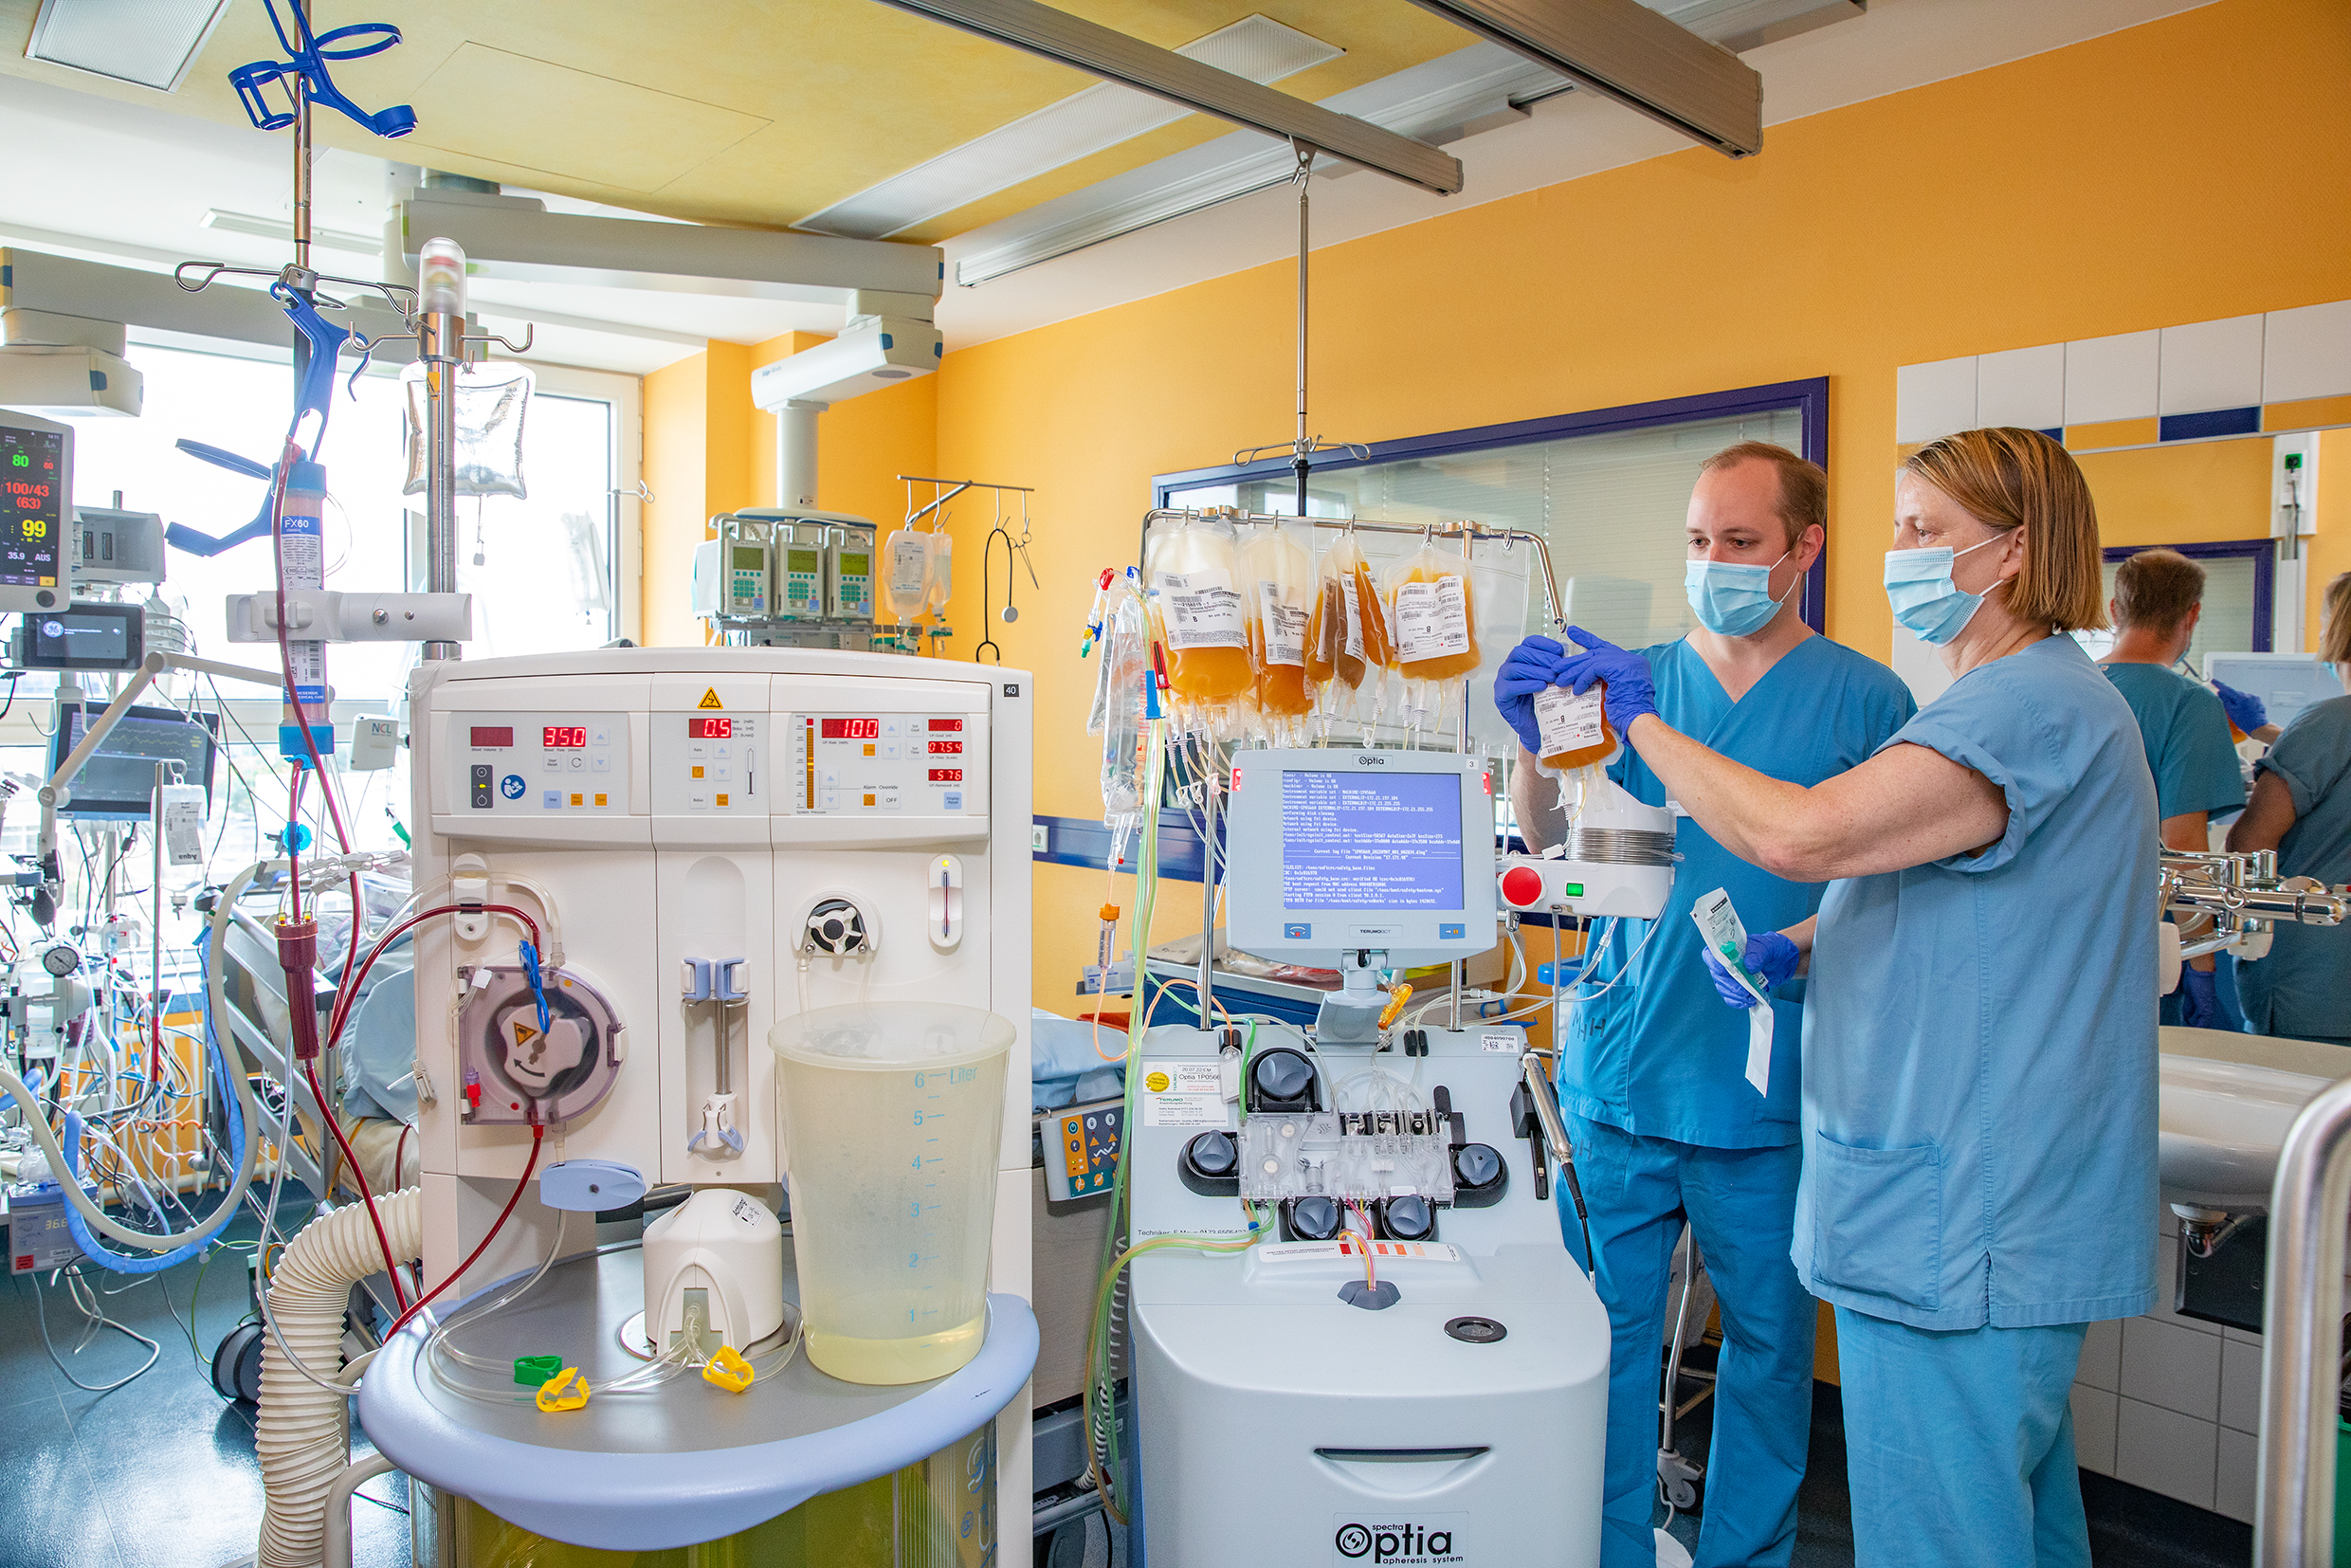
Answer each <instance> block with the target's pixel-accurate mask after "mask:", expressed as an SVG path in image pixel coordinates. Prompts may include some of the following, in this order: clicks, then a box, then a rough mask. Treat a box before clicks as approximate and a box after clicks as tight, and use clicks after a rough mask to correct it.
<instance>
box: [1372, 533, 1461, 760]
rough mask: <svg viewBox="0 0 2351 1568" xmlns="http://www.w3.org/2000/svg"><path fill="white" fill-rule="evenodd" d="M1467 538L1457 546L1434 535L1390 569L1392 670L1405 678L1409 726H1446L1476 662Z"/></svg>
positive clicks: (1457, 711) (1456, 711)
mask: <svg viewBox="0 0 2351 1568" xmlns="http://www.w3.org/2000/svg"><path fill="white" fill-rule="evenodd" d="M1467 552H1468V542H1467V540H1466V539H1465V540H1464V541H1463V544H1462V549H1461V550H1460V551H1459V552H1454V551H1449V550H1445V549H1441V548H1440V547H1439V546H1438V545H1437V544H1436V543H1435V541H1434V540H1428V541H1424V542H1423V543H1422V545H1421V547H1420V548H1419V549H1418V550H1416V551H1414V552H1413V553H1412V555H1410V556H1406V557H1405V558H1404V559H1402V560H1400V561H1398V562H1396V564H1395V565H1394V566H1393V567H1391V568H1389V571H1388V581H1387V588H1388V603H1389V606H1390V608H1391V610H1392V611H1393V616H1392V629H1393V632H1394V650H1395V667H1396V672H1397V673H1398V674H1400V675H1401V676H1403V678H1404V720H1405V723H1406V725H1407V727H1408V729H1410V730H1412V731H1414V732H1417V731H1419V730H1421V729H1423V728H1431V729H1436V730H1439V731H1444V730H1446V729H1449V724H1448V722H1447V721H1448V720H1451V719H1454V718H1456V717H1458V716H1459V715H1460V713H1461V708H1462V697H1463V681H1464V678H1465V677H1466V676H1467V675H1468V674H1469V672H1470V671H1472V670H1474V669H1476V668H1477V667H1478V663H1479V659H1478V629H1477V611H1476V606H1475V604H1474V603H1473V594H1472V592H1471V585H1470V580H1469V557H1468V553H1467Z"/></svg>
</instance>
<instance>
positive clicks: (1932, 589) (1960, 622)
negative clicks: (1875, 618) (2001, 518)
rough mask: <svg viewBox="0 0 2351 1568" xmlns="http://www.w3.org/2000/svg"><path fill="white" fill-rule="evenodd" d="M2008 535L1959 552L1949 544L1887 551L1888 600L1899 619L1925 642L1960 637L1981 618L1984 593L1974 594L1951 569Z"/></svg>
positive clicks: (1936, 645) (1944, 641)
mask: <svg viewBox="0 0 2351 1568" xmlns="http://www.w3.org/2000/svg"><path fill="white" fill-rule="evenodd" d="M2003 538H2007V536H2006V535H2004V534H1995V535H1994V536H1993V537H1992V538H1988V539H1984V540H1982V541H1980V542H1978V543H1976V544H1971V545H1969V546H1968V547H1967V548H1966V549H1965V550H1961V551H1959V553H1958V554H1957V555H1954V554H1953V553H1952V550H1951V547H1950V546H1949V545H1947V544H1939V545H1936V546H1935V547H1934V548H1932V549H1928V550H1888V551H1887V552H1886V602H1887V603H1888V604H1890V605H1892V606H1893V607H1894V619H1895V620H1897V621H1900V622H1901V623H1902V624H1903V625H1904V626H1905V627H1907V628H1909V629H1910V630H1911V632H1912V633H1913V634H1914V635H1916V636H1917V638H1918V639H1919V641H1920V642H1922V643H1930V644H1932V645H1934V646H1935V647H1941V646H1942V645H1943V644H1945V643H1947V642H1949V641H1950V640H1951V639H1952V638H1954V637H1957V636H1958V635H1959V632H1960V631H1961V630H1962V629H1964V628H1965V627H1966V625H1967V623H1968V622H1970V621H1972V620H1974V619H1975V618H1976V611H1977V609H1979V608H1980V607H1981V606H1982V604H1983V602H1984V596H1983V594H1981V593H1967V592H1966V591H1965V590H1963V589H1961V588H1960V587H1959V585H1958V584H1957V583H1955V582H1953V581H1952V580H1951V567H1952V564H1953V563H1954V562H1956V561H1957V560H1958V559H1959V556H1968V555H1973V554H1974V553H1975V552H1977V551H1978V550H1981V549H1982V548H1983V547H1984V545H1987V544H1996V543H1998V542H1999V541H2000V540H2001V539H2003Z"/></svg>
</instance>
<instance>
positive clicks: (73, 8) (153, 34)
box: [25, 0, 228, 93]
mask: <svg viewBox="0 0 2351 1568" xmlns="http://www.w3.org/2000/svg"><path fill="white" fill-rule="evenodd" d="M227 9H228V0H41V14H40V15H39V16H37V17H35V18H34V19H33V24H32V42H30V43H29V44H27V45H26V46H25V58H26V59H27V60H39V61H44V62H46V63H47V64H51V65H64V66H65V67H66V68H68V69H70V70H76V71H87V72H89V73H90V74H91V75H93V76H103V77H111V78H113V79H114V80H115V81H117V82H134V83H136V84H137V85H138V86H141V87H153V88H155V90H156V91H158V92H166V93H172V92H177V91H178V90H179V84H180V82H182V81H184V80H185V79H186V78H187V75H188V71H189V67H191V66H192V65H193V64H195V63H196V56H197V54H198V53H199V52H201V51H202V49H203V48H204V45H205V41H206V40H207V39H209V38H210V37H211V36H212V29H213V28H214V27H218V26H219V25H220V19H221V14H222V13H223V12H224V11H226V10H227Z"/></svg>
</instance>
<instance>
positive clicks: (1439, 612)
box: [1395, 577, 1469, 665]
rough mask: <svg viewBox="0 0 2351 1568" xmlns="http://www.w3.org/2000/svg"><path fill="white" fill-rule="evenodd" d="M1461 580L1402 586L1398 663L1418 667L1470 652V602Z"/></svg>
mask: <svg viewBox="0 0 2351 1568" xmlns="http://www.w3.org/2000/svg"><path fill="white" fill-rule="evenodd" d="M1463 589H1464V584H1463V582H1462V580H1461V579H1460V578H1459V577H1439V578H1437V579H1436V581H1434V582H1417V583H1398V584H1397V585H1396V591H1395V622H1396V660H1397V662H1398V663H1400V664H1411V665H1416V664H1419V663H1420V662H1421V661H1423V660H1425V659H1447V658H1451V657H1454V656H1455V655H1458V654H1463V653H1467V652H1468V651H1469V601H1468V595H1467V593H1464V592H1463Z"/></svg>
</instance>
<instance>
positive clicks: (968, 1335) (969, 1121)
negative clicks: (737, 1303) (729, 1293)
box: [768, 1002, 1013, 1383]
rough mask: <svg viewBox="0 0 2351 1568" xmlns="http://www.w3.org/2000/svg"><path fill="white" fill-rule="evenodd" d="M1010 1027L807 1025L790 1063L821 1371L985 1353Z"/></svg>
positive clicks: (838, 1019) (906, 1010) (932, 1364)
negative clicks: (982, 1342)
mask: <svg viewBox="0 0 2351 1568" xmlns="http://www.w3.org/2000/svg"><path fill="white" fill-rule="evenodd" d="M1012 1038H1013V1030H1012V1026H1011V1024H1010V1023H1009V1022H1007V1021H1006V1020H1005V1019H1002V1018H999V1017H997V1016H996V1015H995V1014H994V1013H993V1012H987V1011H985V1010H984V1009H980V1008H974V1007H954V1006H950V1005H948V1004H946V1003H938V1002H873V1003H869V1004H863V1005H859V1006H854V1007H828V1008H818V1009H816V1010H814V1011H813V1012H801V1013H795V1014H793V1016H791V1017H788V1018H785V1019H783V1020H782V1021H781V1022H779V1023H777V1024H776V1025H775V1028H773V1029H771V1030H768V1044H769V1046H770V1047H771V1048H773V1049H774V1050H775V1056H776V1085H777V1093H778V1094H779V1096H780V1097H781V1099H782V1103H783V1116H784V1150H785V1165H786V1168H787V1170H788V1172H789V1175H790V1181H791V1189H790V1190H791V1195H792V1233H793V1254H794V1257H795V1259H796V1262H797V1266H798V1269H799V1276H800V1311H801V1315H802V1319H803V1322H804V1327H803V1332H804V1333H805V1334H806V1336H807V1338H806V1340H804V1344H805V1347H806V1349H807V1353H808V1358H809V1359H810V1360H811V1361H813V1362H814V1363H815V1364H816V1366H817V1367H818V1368H819V1369H820V1370H822V1371H824V1372H828V1373H830V1374H831V1375H832V1376H833V1377H839V1378H841V1379H843V1380H844V1381H847V1382H851V1383H918V1382H922V1381H924V1380H926V1379H928V1378H932V1377H945V1376H946V1375H947V1374H948V1373H950V1372H953V1371H955V1370H956V1368H957V1367H959V1366H961V1365H963V1363H964V1362H966V1361H968V1360H970V1359H971V1358H973V1357H975V1356H976V1355H978V1354H979V1346H980V1340H981V1338H982V1336H983V1334H984V1333H985V1331H986V1326H987V1324H986V1320H987V1311H988V1238H989V1233H990V1231H992V1230H993V1225H994V1220H995V1197H996V1153H997V1150H998V1148H999V1146H1000V1145H1001V1141H1002V1139H1003V1133H1004V1068H1005V1057H1006V1053H1007V1052H1009V1051H1010V1050H1011V1046H1012Z"/></svg>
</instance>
